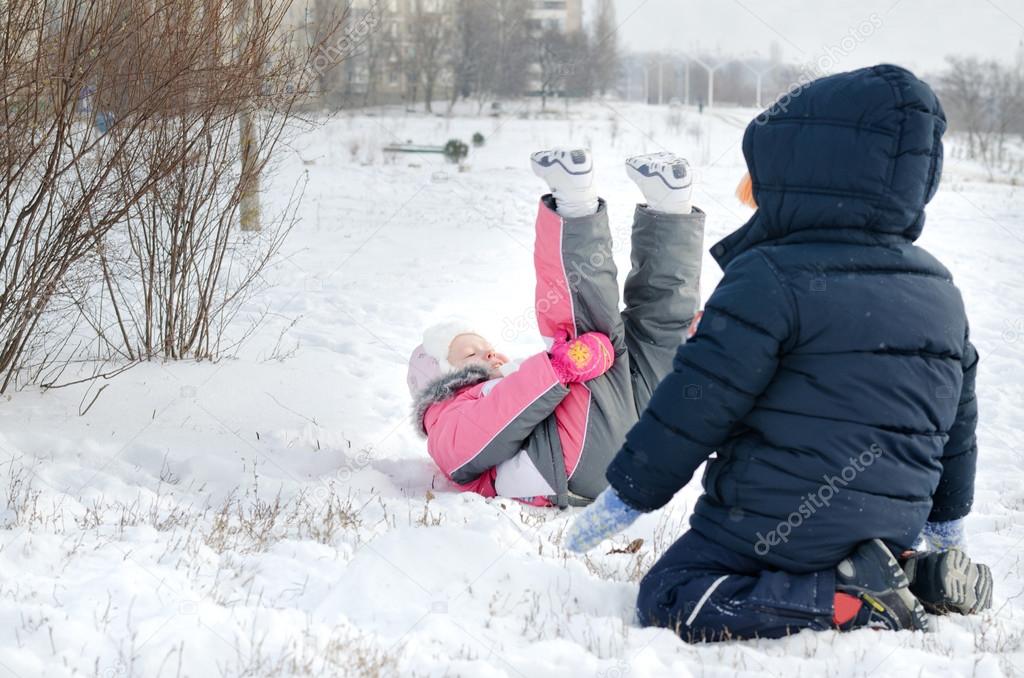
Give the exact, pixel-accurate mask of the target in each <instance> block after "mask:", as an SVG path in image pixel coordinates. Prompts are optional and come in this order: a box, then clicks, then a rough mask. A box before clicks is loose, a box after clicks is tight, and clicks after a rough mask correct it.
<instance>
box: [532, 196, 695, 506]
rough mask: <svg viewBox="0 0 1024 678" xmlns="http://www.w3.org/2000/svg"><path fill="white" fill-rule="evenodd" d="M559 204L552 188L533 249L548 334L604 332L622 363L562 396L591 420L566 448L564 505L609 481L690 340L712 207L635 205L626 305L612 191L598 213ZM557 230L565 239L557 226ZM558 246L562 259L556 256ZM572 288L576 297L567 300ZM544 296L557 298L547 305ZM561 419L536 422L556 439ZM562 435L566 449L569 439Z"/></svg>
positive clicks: (567, 409) (570, 415)
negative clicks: (566, 212)
mask: <svg viewBox="0 0 1024 678" xmlns="http://www.w3.org/2000/svg"><path fill="white" fill-rule="evenodd" d="M545 208H546V209H545ZM547 210H551V212H547ZM553 210H554V200H553V198H552V197H551V196H550V195H546V196H544V197H543V198H542V205H541V215H540V216H539V217H538V240H537V246H536V251H535V260H536V264H537V266H536V268H537V321H538V326H539V329H540V332H541V335H542V336H544V337H545V338H547V339H550V338H551V337H553V336H554V334H555V332H556V331H557V330H558V329H559V328H565V327H570V328H571V330H572V331H574V334H573V336H576V335H579V334H583V333H585V332H591V331H595V332H602V333H604V334H605V335H607V336H608V338H609V339H610V340H611V343H612V346H613V347H614V350H615V363H614V365H613V366H612V367H611V369H609V370H608V372H606V373H605V374H603V375H602V376H600V377H597V378H596V379H592V380H590V381H588V382H586V383H585V384H582V386H583V387H585V388H583V389H577V390H576V391H575V392H574V393H572V394H570V397H569V398H567V399H566V401H563V402H562V403H561V404H560V405H559V407H560V408H561V409H562V412H561V416H562V417H565V418H567V419H569V420H573V419H574V418H575V419H576V420H578V421H580V422H584V423H581V426H582V428H583V429H584V431H583V435H582V442H581V444H580V445H579V447H580V449H579V450H575V449H574V450H570V451H568V453H567V454H565V455H564V458H565V459H566V475H567V476H568V483H567V488H566V489H567V492H566V494H567V497H558V498H557V500H556V499H555V498H552V499H553V501H555V503H557V504H558V505H561V506H564V505H566V504H567V503H568V504H585V503H588V502H589V500H591V499H593V498H594V497H596V496H597V495H598V494H599V493H600V492H601V491H602V490H603V489H604V488H605V487H607V485H608V481H607V480H606V479H605V471H606V469H607V467H608V464H609V463H610V462H611V460H612V458H613V457H614V456H615V454H616V453H617V452H618V451H619V448H620V447H621V446H622V443H623V442H624V441H625V437H626V433H627V432H628V431H629V429H630V428H631V427H632V426H633V424H635V423H636V422H637V420H638V418H639V415H640V413H642V412H643V411H644V409H645V408H646V406H647V402H648V401H649V400H650V398H651V394H652V392H653V391H654V388H655V387H656V386H657V385H658V382H660V381H661V379H662V378H663V377H665V375H667V374H668V373H669V372H670V371H671V370H672V361H673V358H674V357H675V353H676V349H677V348H678V347H679V345H680V344H681V343H683V342H684V341H685V339H686V333H687V330H688V329H689V326H690V323H691V321H692V320H693V317H694V315H695V314H696V312H697V309H698V306H699V304H700V289H699V282H700V272H701V262H702V258H703V250H704V218H705V215H704V213H703V212H702V211H700V210H698V209H696V208H694V210H693V212H692V213H690V214H686V215H673V214H663V213H658V212H653V211H651V210H649V209H647V207H646V206H645V205H638V206H637V207H636V211H635V212H634V215H633V225H632V230H631V234H630V238H631V246H632V251H631V255H630V263H631V268H630V271H629V274H628V275H627V276H626V280H625V286H624V289H623V297H624V301H625V309H624V310H621V311H620V309H619V285H618V278H617V276H618V271H617V269H616V266H615V262H614V261H613V258H612V238H613V235H612V232H611V230H610V228H609V225H608V209H607V205H606V204H605V202H604V200H601V201H600V205H599V208H598V211H597V213H596V214H594V215H592V216H586V217H576V218H561V217H559V216H557V215H553ZM545 220H547V221H548V222H550V223H548V224H545V223H544V222H545ZM558 222H560V223H558ZM555 231H557V232H558V239H559V242H558V243H555V242H554V236H553V235H552V234H553V233H554V232H555ZM558 252H560V255H561V261H560V262H559V261H557V260H555V259H554V258H553V256H554V255H553V253H558ZM559 264H560V266H561V269H562V270H561V272H559V271H557V268H558V266H559ZM559 273H560V274H559ZM566 294H567V295H568V296H569V300H570V302H571V303H570V304H564V303H559V300H560V299H562V298H564V296H565V295H566ZM560 295H561V296H560ZM545 299H551V300H552V303H551V304H550V305H549V307H548V308H545V307H544V300H545ZM574 399H575V400H574ZM574 408H575V409H574ZM553 419H554V417H549V420H548V421H546V422H545V424H546V426H545V425H542V426H540V427H538V431H537V434H536V435H537V436H539V437H540V438H541V439H542V441H544V442H545V443H547V444H551V445H556V444H559V442H560V441H558V440H556V435H555V431H554V430H553V429H552V427H553V426H554V423H553V422H552V421H551V420H553ZM545 429H547V430H545ZM564 437H565V436H564V435H563V436H562V438H563V439H564ZM534 443H535V447H536V443H537V441H534ZM561 443H562V447H563V448H564V440H563V441H561ZM573 462H575V463H573ZM560 494H561V492H560ZM567 499H568V501H567Z"/></svg>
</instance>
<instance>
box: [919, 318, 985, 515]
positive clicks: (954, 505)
mask: <svg viewBox="0 0 1024 678" xmlns="http://www.w3.org/2000/svg"><path fill="white" fill-rule="evenodd" d="M964 341H965V348H964V357H963V361H962V364H963V369H964V383H963V387H962V388H961V390H960V400H959V403H958V405H957V410H956V422H955V423H954V424H953V428H951V429H950V430H949V440H948V441H947V442H946V447H945V448H944V449H943V452H942V476H941V478H940V479H939V486H938V488H936V490H935V494H934V495H933V496H932V512H931V514H929V516H928V522H930V523H941V522H945V521H947V520H956V519H958V518H963V517H964V516H966V515H967V514H968V513H970V512H971V504H972V503H973V502H974V475H975V467H976V465H977V463H978V439H977V436H976V434H975V431H976V429H977V427H978V399H977V397H976V395H975V392H974V380H975V375H976V374H977V372H978V351H977V350H976V349H975V348H974V344H972V343H971V340H970V338H969V337H968V338H966V339H965V340H964Z"/></svg>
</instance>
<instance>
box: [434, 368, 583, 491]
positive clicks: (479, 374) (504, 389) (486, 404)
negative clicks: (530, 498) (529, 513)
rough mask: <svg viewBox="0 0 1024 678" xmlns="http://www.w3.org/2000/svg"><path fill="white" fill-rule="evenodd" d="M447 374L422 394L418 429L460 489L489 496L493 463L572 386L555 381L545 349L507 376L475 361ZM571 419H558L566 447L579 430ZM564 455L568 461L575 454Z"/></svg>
mask: <svg viewBox="0 0 1024 678" xmlns="http://www.w3.org/2000/svg"><path fill="white" fill-rule="evenodd" d="M446 377H447V378H443V379H441V380H439V381H437V382H435V383H434V384H432V389H428V393H426V394H425V395H426V397H425V398H424V397H422V396H421V398H420V407H419V408H418V410H417V415H420V416H421V417H422V418H421V419H420V421H421V427H420V431H421V433H423V434H424V435H426V434H428V433H429V435H428V436H427V451H428V452H429V453H430V456H431V458H433V460H434V461H435V462H436V463H437V465H438V467H439V468H440V469H441V470H442V471H443V472H444V474H445V476H446V477H448V478H449V479H450V480H451V481H452V482H454V483H456V484H458V485H459V486H460V489H462V490H464V491H470V492H476V493H478V494H482V495H483V496H485V497H493V496H495V495H496V494H497V492H496V489H495V478H496V474H497V469H496V466H497V464H498V463H500V462H501V461H503V460H505V459H507V458H509V457H510V456H514V455H515V454H516V453H517V452H518V451H520V449H521V448H523V447H524V445H525V444H526V440H527V438H528V437H529V436H530V434H531V433H533V431H534V429H535V428H536V427H537V426H538V425H539V424H541V423H542V422H543V421H544V420H545V419H546V418H548V417H549V416H550V415H551V414H552V413H553V412H554V410H555V408H556V407H557V406H558V405H559V404H560V403H561V402H562V401H563V400H564V399H565V398H566V396H567V395H569V393H570V387H569V386H566V385H565V384H563V383H562V382H561V381H559V378H558V376H557V375H556V374H555V371H554V369H553V368H552V366H551V360H550V358H549V356H548V354H547V353H546V352H541V353H538V354H536V355H534V356H531V357H530V358H527V359H526V360H524V361H523V362H522V364H521V365H520V366H519V369H518V370H516V371H515V372H512V373H511V374H509V375H507V376H505V377H501V378H495V379H491V378H490V376H489V375H488V373H487V370H486V369H485V368H483V367H481V366H476V365H471V366H468V367H465V368H463V369H461V370H457V371H455V372H452V373H450V374H449V375H446ZM572 421H573V420H572V418H571V417H566V418H564V419H563V418H559V419H558V422H559V426H558V433H559V438H560V439H563V440H565V441H566V442H567V443H570V445H569V446H570V447H573V445H572V443H573V442H575V441H576V439H577V438H579V437H580V434H581V433H582V425H581V426H580V427H579V430H577V431H574V430H573V427H572V426H571V423H572ZM580 423H581V424H582V422H580ZM548 461H549V462H550V461H551V460H548ZM565 461H568V462H569V465H572V461H573V460H571V459H568V460H566V459H564V458H563V463H564V462H565ZM541 475H542V477H543V475H544V474H543V473H541ZM549 484H551V485H555V487H551V494H555V493H556V489H557V484H558V483H557V482H554V483H549ZM533 503H536V504H540V505H547V504H549V503H550V502H548V501H547V500H543V501H541V500H535V501H534V502H533Z"/></svg>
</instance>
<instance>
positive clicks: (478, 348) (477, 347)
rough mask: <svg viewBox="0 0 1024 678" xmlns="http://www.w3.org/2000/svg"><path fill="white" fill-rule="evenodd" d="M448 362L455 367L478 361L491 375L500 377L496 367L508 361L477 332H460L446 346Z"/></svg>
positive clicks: (506, 357)
mask: <svg viewBox="0 0 1024 678" xmlns="http://www.w3.org/2000/svg"><path fill="white" fill-rule="evenodd" d="M448 362H449V363H451V365H452V366H453V367H455V368H456V369H459V368H462V367H465V366H466V365H469V364H471V363H480V364H482V365H484V366H485V367H487V369H489V370H490V371H491V376H492V377H500V376H501V372H499V371H498V368H499V367H501V366H502V365H504V364H505V363H507V362H508V356H506V355H505V354H503V353H498V352H497V351H495V350H494V347H493V346H491V343H490V342H489V341H487V340H486V339H484V338H483V337H481V336H480V335H478V334H460V335H459V336H457V337H455V338H454V339H452V343H451V344H450V345H449V346H448Z"/></svg>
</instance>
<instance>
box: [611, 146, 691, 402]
mask: <svg viewBox="0 0 1024 678" xmlns="http://www.w3.org/2000/svg"><path fill="white" fill-rule="evenodd" d="M626 168H627V172H628V173H629V175H630V178H632V179H633V180H634V181H635V182H636V183H637V185H638V186H639V187H640V189H641V191H642V192H643V194H644V197H645V199H646V200H647V204H640V205H637V207H636V212H635V214H634V216H633V235H632V251H631V254H630V260H631V263H632V268H631V270H630V272H629V275H628V276H627V277H626V284H625V289H624V291H623V294H624V296H625V302H626V309H625V310H624V311H623V312H622V317H623V320H624V322H625V336H626V344H627V346H628V347H629V353H630V359H631V361H632V372H633V375H632V376H633V394H634V396H635V405H636V410H637V414H638V416H639V414H640V413H642V412H643V410H644V408H645V407H646V406H647V402H648V401H649V400H650V398H651V393H652V392H653V391H654V388H655V387H656V386H657V385H658V382H660V381H661V380H662V378H664V377H665V375H667V374H668V373H669V372H671V371H672V360H673V358H674V357H675V353H676V349H677V348H678V347H679V345H680V344H681V343H683V341H685V339H686V332H687V330H688V328H689V327H690V323H691V322H692V321H693V318H694V315H695V314H696V312H697V309H698V307H699V305H700V272H701V262H702V260H703V255H704V213H703V212H702V211H700V210H699V209H696V208H692V207H691V200H690V198H691V195H692V189H693V182H692V173H691V171H690V168H689V165H688V164H687V162H686V161H685V160H683V159H682V158H679V157H678V156H674V155H672V154H670V153H659V154H655V155H644V156H636V157H633V158H630V159H629V160H627V161H626Z"/></svg>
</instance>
